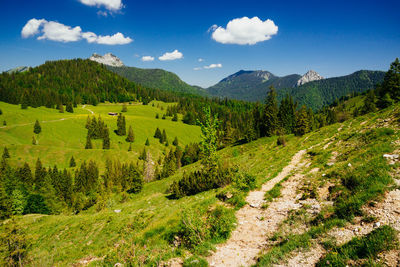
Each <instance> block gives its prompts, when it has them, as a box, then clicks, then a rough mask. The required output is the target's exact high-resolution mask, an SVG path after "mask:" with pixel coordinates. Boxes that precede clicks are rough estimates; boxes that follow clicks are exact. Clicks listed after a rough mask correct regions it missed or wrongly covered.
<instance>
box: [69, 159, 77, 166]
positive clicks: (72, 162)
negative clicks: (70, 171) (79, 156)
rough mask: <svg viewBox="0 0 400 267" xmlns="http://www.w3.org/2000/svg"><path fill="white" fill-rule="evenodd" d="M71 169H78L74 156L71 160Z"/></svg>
mask: <svg viewBox="0 0 400 267" xmlns="http://www.w3.org/2000/svg"><path fill="white" fill-rule="evenodd" d="M69 167H71V168H73V167H76V162H75V159H74V156H72V157H71V159H70V160H69Z"/></svg>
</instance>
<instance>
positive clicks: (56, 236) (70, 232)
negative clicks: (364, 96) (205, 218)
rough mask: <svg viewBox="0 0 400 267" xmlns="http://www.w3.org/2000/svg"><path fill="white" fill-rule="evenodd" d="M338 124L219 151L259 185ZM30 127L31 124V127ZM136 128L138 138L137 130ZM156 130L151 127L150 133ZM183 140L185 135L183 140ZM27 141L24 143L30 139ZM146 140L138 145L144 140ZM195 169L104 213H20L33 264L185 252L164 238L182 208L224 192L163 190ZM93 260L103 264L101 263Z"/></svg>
mask: <svg viewBox="0 0 400 267" xmlns="http://www.w3.org/2000/svg"><path fill="white" fill-rule="evenodd" d="M142 108H144V107H142ZM146 108H149V107H146ZM103 109H107V108H106V107H102V106H99V107H95V108H93V110H94V111H100V110H103ZM130 109H131V110H132V109H134V108H132V107H131V108H130ZM4 110H5V109H4V108H3V111H4ZM107 110H109V109H107ZM117 111H118V110H117ZM130 112H131V111H130ZM82 113H83V111H82ZM57 116H58V114H57ZM385 116H387V112H386V113H385V112H384V113H380V114H378V115H374V116H368V117H367V118H368V123H367V125H364V126H360V123H361V122H363V121H364V120H365V119H366V118H365V117H360V118H357V119H355V120H353V121H348V122H346V123H345V127H344V128H343V130H342V131H341V133H342V134H345V133H347V132H348V133H350V132H352V131H353V129H354V127H355V126H357V128H358V127H368V124H373V123H375V121H376V120H377V118H379V117H383V118H384V117H385ZM149 117H151V116H149ZM83 118H86V116H83ZM149 119H150V118H149ZM83 120H84V119H83ZM65 123H66V122H65ZM158 123H161V121H158ZM164 123H172V122H164ZM350 123H352V124H350ZM109 125H110V124H109ZM172 125H174V124H172ZM340 126H341V125H339V124H335V125H331V126H328V127H324V128H322V129H320V130H318V131H317V132H314V133H310V134H308V135H305V136H303V137H301V138H297V137H293V136H289V137H288V142H287V146H286V147H278V146H277V145H276V138H275V137H272V138H262V139H259V140H257V141H255V142H252V143H250V144H245V145H240V146H234V147H228V148H226V149H224V150H222V151H220V156H221V159H223V160H224V161H227V162H230V164H235V165H238V166H239V168H240V169H241V170H243V171H248V172H249V173H251V174H254V175H256V177H257V183H258V184H259V185H260V184H261V183H263V182H265V181H266V180H268V179H270V178H272V177H274V176H275V175H276V174H277V173H278V172H279V171H280V170H281V169H282V168H283V167H284V166H285V165H286V164H287V163H288V162H289V161H290V159H291V157H292V156H293V155H294V154H295V153H296V152H297V151H298V150H300V149H303V148H309V147H310V146H312V145H315V144H318V143H321V142H322V141H324V140H327V139H328V138H330V137H332V136H333V135H334V134H335V133H337V132H338V130H337V129H338V128H339V127H340ZM138 127H139V125H138ZM31 128H32V127H31V126H29V129H30V130H29V131H31ZM1 131H3V130H1ZM167 131H168V129H167ZM136 132H137V136H138V135H139V133H138V131H136ZM153 132H154V131H153V130H151V134H152V133H153ZM29 136H30V135H29ZM178 137H179V136H178ZM143 138H144V137H143ZM170 138H171V137H170ZM179 138H180V137H179ZM183 138H184V137H183V136H182V140H183ZM114 139H115V137H113V140H114ZM29 140H30V139H29ZM29 140H28V141H26V142H27V143H29ZM144 140H145V139H143V140H142V141H143V142H140V143H141V144H143V143H144ZM113 143H115V142H113ZM125 145H126V144H125ZM121 155H122V153H121ZM197 167H198V164H193V165H189V166H186V167H184V168H182V169H181V170H179V171H178V173H177V174H176V175H174V176H173V177H169V178H167V179H164V180H161V181H155V182H152V183H149V184H146V185H145V187H144V189H143V191H142V192H141V193H139V194H137V195H134V196H132V198H131V199H130V200H129V201H127V202H125V203H121V202H120V201H118V199H114V200H112V201H110V202H109V205H108V208H107V209H106V210H104V211H101V212H96V211H95V210H94V209H90V210H88V211H85V212H83V213H81V214H79V215H75V216H70V215H56V216H55V215H53V216H44V215H27V216H23V217H20V218H19V220H20V222H21V223H22V224H23V225H24V227H26V228H27V231H28V232H29V233H30V234H32V236H33V238H34V240H35V241H34V242H33V244H32V248H31V251H30V253H29V258H30V259H31V262H32V265H36V266H37V265H41V266H48V265H59V266H65V265H70V264H72V263H76V262H78V261H79V260H80V259H83V258H86V257H89V256H93V257H100V258H101V257H103V256H105V255H114V256H113V258H117V259H121V258H122V256H118V255H120V254H118V253H122V252H118V251H120V250H122V249H121V247H123V245H124V243H125V245H126V244H129V245H130V246H131V250H132V253H131V259H132V260H133V261H136V262H144V263H147V264H151V263H156V262H158V261H159V260H160V259H167V258H170V257H174V256H177V255H178V256H179V255H181V253H182V251H180V250H179V249H178V250H175V249H174V248H173V247H172V246H171V245H169V244H168V243H167V242H166V241H165V239H164V238H162V236H163V235H164V234H165V233H166V232H167V231H168V229H171V228H172V227H173V226H174V225H176V223H177V220H178V219H179V216H180V215H181V213H182V210H184V209H185V208H187V207H191V206H198V205H206V206H208V205H212V204H213V203H215V202H217V199H216V197H215V195H216V193H218V192H219V190H221V189H219V190H211V191H208V192H203V193H201V194H198V195H195V196H191V197H184V198H182V199H179V200H169V199H168V198H166V196H167V194H166V193H165V191H166V189H167V188H168V186H169V185H170V184H171V182H172V181H173V180H175V179H178V178H179V177H180V176H181V175H182V172H183V171H188V170H192V169H195V168H197ZM114 209H121V210H122V212H121V213H120V214H116V213H114V212H113V210H114ZM28 229H29V230H28ZM121 261H122V259H121ZM92 264H93V265H96V264H100V265H101V263H100V262H97V263H96V262H93V263H92Z"/></svg>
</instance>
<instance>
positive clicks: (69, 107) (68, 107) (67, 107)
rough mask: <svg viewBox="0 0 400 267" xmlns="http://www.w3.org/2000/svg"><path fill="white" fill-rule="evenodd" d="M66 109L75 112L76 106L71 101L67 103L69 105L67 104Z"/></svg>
mask: <svg viewBox="0 0 400 267" xmlns="http://www.w3.org/2000/svg"><path fill="white" fill-rule="evenodd" d="M65 110H66V111H67V112H69V113H74V108H73V107H72V103H71V102H68V103H67V105H66V107H65Z"/></svg>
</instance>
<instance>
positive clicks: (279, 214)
mask: <svg viewBox="0 0 400 267" xmlns="http://www.w3.org/2000/svg"><path fill="white" fill-rule="evenodd" d="M305 153H306V150H301V151H299V152H297V153H296V155H294V157H293V158H292V160H291V162H290V163H289V165H287V166H286V167H285V168H283V170H282V171H281V172H280V173H279V174H278V175H277V176H276V177H275V178H273V179H272V180H270V181H268V182H267V183H265V184H264V185H263V186H262V188H261V190H258V191H252V192H250V194H249V196H248V197H247V198H246V201H247V202H248V203H249V204H248V205H246V206H244V207H243V208H241V209H240V210H239V211H237V212H236V217H237V220H238V226H237V228H236V230H235V231H233V232H232V236H231V238H230V239H229V240H228V241H227V242H226V243H224V244H220V245H219V246H217V250H216V251H215V252H214V253H213V254H212V255H211V256H209V257H208V258H207V260H208V263H209V265H210V266H212V267H215V266H248V265H251V264H255V263H256V262H255V259H256V257H257V255H258V253H259V252H260V250H261V249H262V248H263V247H264V246H265V244H266V242H267V241H268V240H267V239H268V237H269V236H270V235H271V234H272V233H274V232H275V231H276V230H277V229H278V226H279V224H280V223H281V222H282V221H283V220H284V219H285V218H286V217H287V214H288V212H289V211H290V210H292V209H297V208H299V207H300V206H301V205H300V204H298V203H296V200H297V199H298V198H299V197H300V196H297V194H296V190H297V187H298V185H299V183H300V182H301V181H302V178H303V176H302V175H300V174H295V175H293V176H292V177H290V178H289V179H288V180H287V181H286V182H285V183H284V184H283V187H282V190H281V197H280V198H278V199H276V201H274V202H272V203H271V204H270V205H269V206H268V208H266V209H262V208H261V206H262V204H263V202H264V194H265V193H266V192H267V191H269V190H271V189H272V188H273V187H274V185H276V184H277V183H279V182H280V181H281V180H282V179H284V178H285V177H286V176H288V175H289V174H290V173H291V172H292V171H293V170H295V169H297V168H299V167H301V166H302V164H301V159H302V158H303V156H304V154H305Z"/></svg>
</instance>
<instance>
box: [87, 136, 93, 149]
mask: <svg viewBox="0 0 400 267" xmlns="http://www.w3.org/2000/svg"><path fill="white" fill-rule="evenodd" d="M92 148H93V145H92V139H91V138H90V136H89V135H87V136H86V145H85V149H92Z"/></svg>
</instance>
